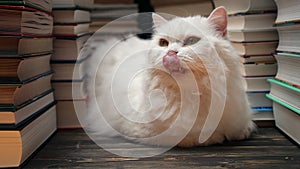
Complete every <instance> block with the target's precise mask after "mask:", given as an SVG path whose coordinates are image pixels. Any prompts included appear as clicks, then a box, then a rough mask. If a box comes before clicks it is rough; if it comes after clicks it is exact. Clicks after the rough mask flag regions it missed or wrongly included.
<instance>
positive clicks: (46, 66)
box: [0, 54, 51, 83]
mask: <svg viewBox="0 0 300 169" xmlns="http://www.w3.org/2000/svg"><path fill="white" fill-rule="evenodd" d="M50 57H51V54H48V55H37V56H32V57H25V58H24V57H23V58H21V57H19V58H11V57H9V58H3V57H0V83H6V82H8V83H9V82H12V81H17V82H24V81H30V79H34V78H36V77H37V76H40V75H41V74H44V73H46V72H49V71H50V70H51V68H50Z"/></svg>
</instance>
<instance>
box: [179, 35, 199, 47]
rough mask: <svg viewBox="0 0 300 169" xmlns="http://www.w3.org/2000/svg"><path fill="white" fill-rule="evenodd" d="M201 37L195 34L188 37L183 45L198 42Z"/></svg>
mask: <svg viewBox="0 0 300 169" xmlns="http://www.w3.org/2000/svg"><path fill="white" fill-rule="evenodd" d="M200 39H201V38H198V37H195V36H191V37H188V38H186V39H185V40H184V42H183V45H193V44H195V43H197V42H198V41H199V40H200Z"/></svg>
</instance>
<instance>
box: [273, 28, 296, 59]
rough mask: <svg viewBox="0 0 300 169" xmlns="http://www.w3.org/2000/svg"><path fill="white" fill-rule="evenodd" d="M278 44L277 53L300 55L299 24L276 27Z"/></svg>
mask: <svg viewBox="0 0 300 169" xmlns="http://www.w3.org/2000/svg"><path fill="white" fill-rule="evenodd" d="M277 30H278V35H279V44H278V47H277V51H283V52H296V53H300V45H299V44H300V38H299V37H300V24H299V23H298V24H295V23H289V24H283V25H277Z"/></svg>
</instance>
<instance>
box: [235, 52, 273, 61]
mask: <svg viewBox="0 0 300 169" xmlns="http://www.w3.org/2000/svg"><path fill="white" fill-rule="evenodd" d="M241 61H242V63H275V62H276V59H275V57H274V56H273V55H271V54H267V55H250V56H249V55H248V56H247V55H244V56H241Z"/></svg>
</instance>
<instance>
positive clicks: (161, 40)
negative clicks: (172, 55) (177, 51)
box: [159, 39, 169, 47]
mask: <svg viewBox="0 0 300 169" xmlns="http://www.w3.org/2000/svg"><path fill="white" fill-rule="evenodd" d="M168 45H169V42H168V41H167V40H166V39H159V46H162V47H167V46H168Z"/></svg>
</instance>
